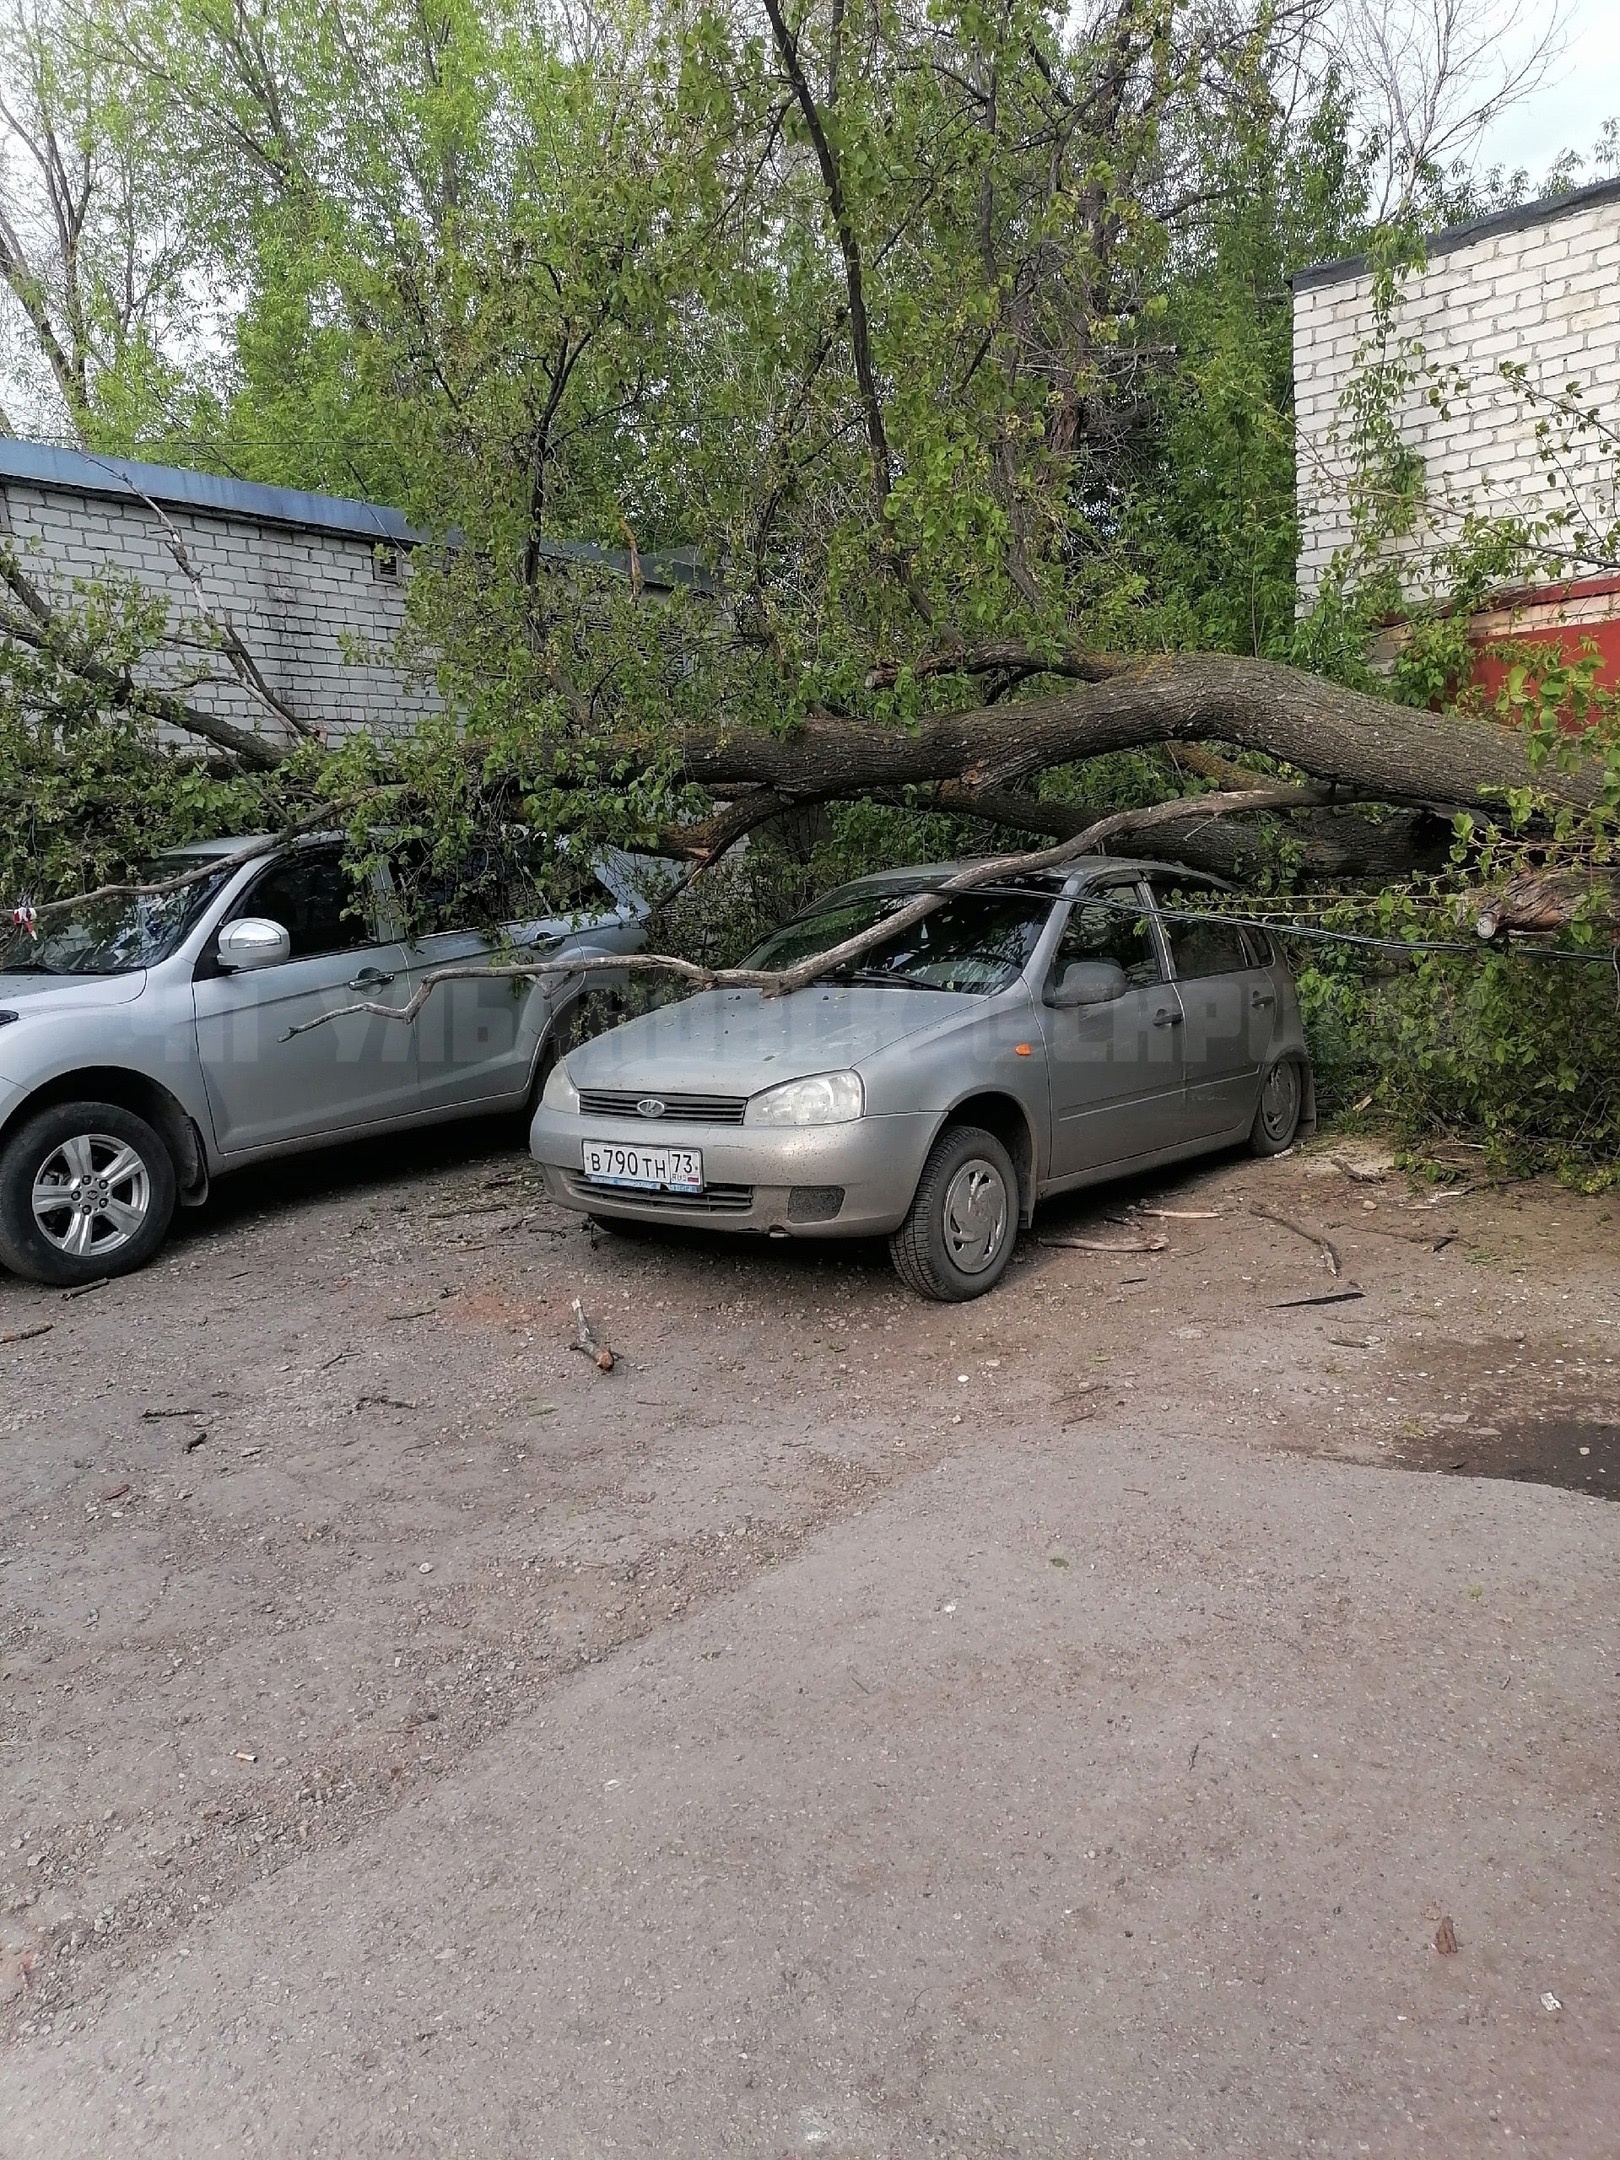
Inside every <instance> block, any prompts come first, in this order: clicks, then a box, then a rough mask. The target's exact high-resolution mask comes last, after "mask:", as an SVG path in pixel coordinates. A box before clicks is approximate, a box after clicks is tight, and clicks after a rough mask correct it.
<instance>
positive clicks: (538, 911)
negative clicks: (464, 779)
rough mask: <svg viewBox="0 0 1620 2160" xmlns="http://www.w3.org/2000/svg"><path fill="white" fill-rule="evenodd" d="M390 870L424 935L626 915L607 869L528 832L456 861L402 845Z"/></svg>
mask: <svg viewBox="0 0 1620 2160" xmlns="http://www.w3.org/2000/svg"><path fill="white" fill-rule="evenodd" d="M389 868H390V870H391V871H392V873H393V878H394V884H395V888H396V890H397V891H398V893H399V895H400V898H401V900H402V901H403V902H404V905H405V908H406V910H407V912H408V915H409V919H410V923H411V927H412V930H413V933H414V934H416V935H426V934H427V933H430V932H433V931H445V930H473V929H479V928H483V929H490V928H493V926H494V925H495V924H497V923H513V922H529V921H534V920H537V919H541V918H544V919H550V918H553V917H558V916H579V917H581V918H582V919H584V920H587V921H588V920H592V919H594V918H596V917H599V916H602V915H612V914H615V913H617V911H618V905H619V902H618V896H617V895H616V894H615V892H614V891H613V888H612V886H611V885H610V883H609V882H608V880H607V878H605V877H604V876H603V874H602V866H601V865H600V864H598V863H597V862H595V861H594V860H593V859H592V858H591V857H589V856H587V855H585V854H583V853H582V852H581V853H571V852H569V851H567V850H566V849H562V848H556V849H550V850H547V849H544V848H542V847H541V846H540V845H538V844H537V843H536V842H535V841H534V840H533V839H532V837H531V836H530V835H528V834H526V833H524V832H522V831H510V832H505V833H503V834H501V835H499V837H498V839H496V840H494V841H482V840H480V841H475V842H474V843H473V844H472V845H471V846H470V847H468V848H465V849H464V850H463V851H462V852H461V854H460V855H459V856H458V857H456V859H455V860H453V861H446V860H441V858H440V855H439V853H438V851H437V850H436V849H435V848H434V847H433V845H432V844H431V842H429V841H427V840H406V841H402V842H400V843H399V844H398V845H396V846H395V847H393V848H392V849H390V851H389Z"/></svg>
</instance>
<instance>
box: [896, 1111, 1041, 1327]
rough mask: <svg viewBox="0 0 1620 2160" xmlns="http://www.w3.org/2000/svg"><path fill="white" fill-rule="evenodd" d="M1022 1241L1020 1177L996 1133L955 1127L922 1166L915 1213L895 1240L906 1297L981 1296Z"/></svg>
mask: <svg viewBox="0 0 1620 2160" xmlns="http://www.w3.org/2000/svg"><path fill="white" fill-rule="evenodd" d="M1017 1238H1018V1173H1017V1172H1016V1171H1015V1170H1014V1168H1013V1166H1012V1157H1011V1156H1010V1155H1009V1154H1008V1153H1007V1150H1006V1149H1005V1148H1004V1147H1003V1146H1002V1144H1001V1142H1000V1141H999V1140H998V1139H997V1138H996V1136H995V1134H994V1133H988V1132H984V1131H983V1130H981V1128H980V1127H979V1126H977V1125H955V1126H952V1127H951V1128H950V1130H949V1131H947V1132H943V1133H941V1135H940V1136H939V1138H938V1139H937V1140H936V1141H935V1142H934V1146H933V1151H932V1153H931V1154H930V1155H929V1157H928V1160H927V1162H926V1163H925V1164H924V1165H923V1174H922V1176H921V1177H920V1178H919V1179H918V1181H917V1195H916V1198H915V1199H914V1200H913V1201H912V1203H911V1212H910V1214H909V1215H908V1216H907V1217H906V1219H905V1221H904V1222H903V1223H902V1224H901V1225H900V1227H899V1229H898V1230H896V1232H895V1233H894V1235H893V1237H891V1238H890V1240H889V1257H890V1259H891V1260H893V1262H894V1267H895V1273H896V1274H897V1275H898V1276H899V1277H900V1280H901V1281H902V1282H903V1283H904V1284H905V1285H906V1287H907V1289H908V1290H915V1291H916V1292H917V1295H918V1296H919V1297H925V1298H933V1299H935V1300H936V1301H937V1302H938V1303H940V1304H961V1303H963V1302H965V1301H966V1300H967V1299H968V1298H976V1297H983V1296H984V1293H985V1292H986V1291H987V1290H993V1289H994V1288H995V1286H996V1284H997V1283H998V1282H1000V1280H1001V1278H1002V1276H1003V1275H1004V1274H1005V1273H1006V1270H1007V1263H1008V1261H1009V1260H1010V1259H1011V1258H1012V1249H1013V1246H1014V1244H1015V1243H1016V1242H1017Z"/></svg>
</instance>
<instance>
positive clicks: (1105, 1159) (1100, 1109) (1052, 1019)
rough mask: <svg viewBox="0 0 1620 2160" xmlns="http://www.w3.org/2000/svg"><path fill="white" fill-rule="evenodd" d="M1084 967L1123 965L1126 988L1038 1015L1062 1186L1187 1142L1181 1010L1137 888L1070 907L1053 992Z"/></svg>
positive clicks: (1096, 895) (1055, 1164) (1119, 888)
mask: <svg viewBox="0 0 1620 2160" xmlns="http://www.w3.org/2000/svg"><path fill="white" fill-rule="evenodd" d="M1084 960H1093V961H1095V960H1112V961H1115V962H1117V964H1118V965H1119V966H1120V967H1121V968H1123V969H1124V971H1125V980H1126V984H1127V988H1126V991H1125V994H1124V996H1123V997H1120V998H1116V999H1115V1000H1114V1001H1113V1002H1112V1003H1111V1004H1107V1005H1081V1006H1071V1007H1066V1008H1064V1007H1053V1006H1050V1005H1044V1004H1043V1005H1042V1007H1041V1009H1040V1010H1041V1032H1042V1034H1043V1036H1044V1038H1045V1042H1046V1065H1047V1074H1048V1078H1049V1082H1050V1087H1051V1100H1052V1171H1051V1174H1052V1176H1053V1178H1054V1179H1064V1178H1073V1177H1078V1176H1080V1175H1081V1174H1082V1173H1083V1172H1085V1171H1087V1170H1093V1169H1096V1168H1098V1167H1100V1166H1101V1165H1103V1164H1105V1163H1113V1162H1123V1161H1125V1160H1127V1159H1128V1158H1129V1157H1131V1156H1134V1155H1151V1154H1155V1153H1156V1152H1157V1151H1158V1150H1159V1149H1161V1148H1168V1147H1174V1146H1175V1145H1176V1143H1177V1142H1178V1141H1179V1140H1180V1139H1181V1138H1182V1137H1183V1130H1182V1068H1181V1005H1180V1001H1179V1000H1178V998H1177V996H1176V993H1175V990H1174V989H1173V988H1172V986H1171V985H1170V983H1169V982H1168V981H1167V980H1166V977H1165V969H1164V962H1163V956H1162V953H1161V950H1160V946H1159V940H1158V934H1157V931H1156V928H1155V926H1154V924H1153V922H1152V920H1151V917H1150V915H1149V912H1148V907H1147V900H1146V895H1145V894H1144V892H1143V890H1142V888H1141V887H1140V886H1139V885H1137V884H1135V883H1128V884H1116V885H1113V886H1109V887H1106V888H1100V889H1098V890H1096V891H1093V892H1088V893H1083V894H1082V895H1081V896H1080V898H1079V899H1077V900H1075V901H1074V902H1073V903H1072V904H1071V906H1070V908H1069V914H1068V919H1067V921H1066V922H1065V924H1064V926H1063V930H1062V933H1061V935H1060V937H1059V940H1058V945H1057V950H1056V952H1055V954H1054V955H1053V959H1052V964H1051V969H1050V971H1049V974H1048V977H1047V983H1046V985H1045V987H1046V988H1055V987H1056V985H1057V984H1058V983H1059V982H1061V980H1062V978H1063V975H1064V972H1065V970H1066V969H1067V968H1068V966H1069V965H1070V963H1071V962H1073V961H1084Z"/></svg>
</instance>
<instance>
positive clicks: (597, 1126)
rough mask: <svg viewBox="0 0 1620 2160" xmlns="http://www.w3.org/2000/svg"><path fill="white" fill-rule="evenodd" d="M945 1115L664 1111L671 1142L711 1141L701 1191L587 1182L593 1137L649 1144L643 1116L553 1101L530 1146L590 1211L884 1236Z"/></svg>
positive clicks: (789, 1231) (660, 1128) (906, 1200)
mask: <svg viewBox="0 0 1620 2160" xmlns="http://www.w3.org/2000/svg"><path fill="white" fill-rule="evenodd" d="M938 1126H939V1119H938V1117H937V1116H936V1115H935V1114H934V1113H933V1112H931V1111H916V1112H911V1113H907V1114H905V1115H902V1116H896V1117H860V1118H852V1119H851V1120H850V1121H849V1123H848V1124H847V1125H793V1126H769V1125H703V1124H697V1123H687V1122H685V1121H684V1120H682V1121H677V1120H676V1119H674V1118H669V1119H660V1120H659V1122H658V1125H657V1127H656V1136H657V1138H658V1140H659V1141H660V1142H663V1143H665V1144H667V1145H668V1146H670V1147H687V1148H698V1149H701V1150H702V1154H703V1181H704V1190H703V1192H702V1193H701V1194H699V1195H694V1196H688V1195H686V1194H680V1193H637V1192H627V1191H626V1190H625V1189H624V1188H623V1187H621V1186H612V1185H589V1184H587V1183H586V1181H585V1174H584V1161H585V1157H584V1144H585V1142H586V1140H588V1139H589V1140H611V1141H616V1142H619V1143H621V1144H624V1145H639V1146H642V1147H645V1146H646V1145H647V1144H648V1142H649V1140H651V1139H652V1137H653V1133H652V1131H650V1130H649V1127H648V1125H647V1122H646V1121H645V1120H644V1119H641V1118H608V1117H579V1116H576V1115H575V1114H574V1113H573V1112H571V1111H561V1110H547V1109H545V1108H541V1109H540V1110H538V1111H536V1113H535V1118H534V1123H533V1125H532V1126H531V1127H530V1128H529V1152H530V1153H531V1154H532V1155H533V1157H534V1159H535V1161H536V1162H538V1163H539V1164H540V1166H541V1168H542V1169H543V1170H544V1172H545V1179H546V1190H547V1191H548V1192H549V1193H550V1195H551V1197H552V1198H553V1199H554V1200H558V1201H560V1202H561V1203H562V1205H563V1206H564V1207H570V1208H577V1209H578V1210H579V1211H580V1213H581V1214H591V1215H613V1216H624V1217H627V1218H630V1219H632V1220H634V1221H637V1222H669V1223H685V1224H688V1225H690V1226H692V1227H693V1228H701V1229H709V1230H752V1231H756V1232H765V1233H767V1234H770V1235H774V1236H787V1237H872V1236H876V1235H879V1234H881V1233H885V1232H887V1231H890V1230H895V1229H898V1228H899V1226H900V1224H901V1223H902V1222H904V1220H905V1218H906V1213H907V1210H908V1209H909V1208H910V1206H911V1201H912V1196H913V1194H914V1193H915V1192H916V1190H917V1180H918V1179H919V1178H920V1177H921V1176H922V1168H923V1164H924V1162H925V1161H926V1160H927V1157H928V1149H929V1145H930V1143H931V1142H932V1140H933V1137H934V1134H935V1132H936V1130H937V1129H938Z"/></svg>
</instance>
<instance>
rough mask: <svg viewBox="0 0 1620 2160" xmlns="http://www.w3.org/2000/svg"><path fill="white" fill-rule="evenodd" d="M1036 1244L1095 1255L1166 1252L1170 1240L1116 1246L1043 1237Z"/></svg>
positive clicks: (1138, 1240)
mask: <svg viewBox="0 0 1620 2160" xmlns="http://www.w3.org/2000/svg"><path fill="white" fill-rule="evenodd" d="M1037 1242H1038V1243H1039V1244H1042V1245H1061V1246H1062V1247H1063V1248H1064V1249H1065V1250H1066V1251H1068V1252H1095V1253H1139V1252H1166V1251H1168V1249H1169V1245H1170V1240H1169V1239H1168V1238H1162V1237H1145V1238H1131V1239H1129V1240H1128V1241H1126V1242H1125V1243H1123V1244H1118V1245H1116V1244H1112V1243H1109V1242H1106V1241H1105V1240H1103V1239H1102V1238H1084V1237H1043V1238H1040V1239H1038V1240H1037Z"/></svg>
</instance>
